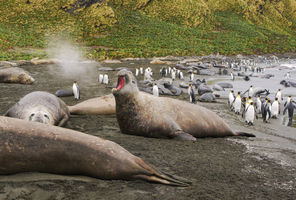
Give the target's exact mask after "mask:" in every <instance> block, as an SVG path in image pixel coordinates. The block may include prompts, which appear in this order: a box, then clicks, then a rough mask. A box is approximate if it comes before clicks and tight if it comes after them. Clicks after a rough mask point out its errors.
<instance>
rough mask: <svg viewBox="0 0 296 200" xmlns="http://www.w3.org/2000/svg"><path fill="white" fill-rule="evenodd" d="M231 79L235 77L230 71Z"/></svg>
mask: <svg viewBox="0 0 296 200" xmlns="http://www.w3.org/2000/svg"><path fill="white" fill-rule="evenodd" d="M230 76H231V80H232V81H234V79H235V77H234V75H233V73H232V72H230Z"/></svg>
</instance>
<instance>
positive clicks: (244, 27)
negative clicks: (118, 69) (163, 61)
mask: <svg viewBox="0 0 296 200" xmlns="http://www.w3.org/2000/svg"><path fill="white" fill-rule="evenodd" d="M5 2H6V1H5ZM9 6H13V5H12V4H11V5H9V3H6V4H5V3H4V5H0V10H4V9H8V8H9ZM115 13H116V15H117V19H118V22H117V23H116V25H115V26H113V27H112V28H107V29H105V30H104V31H97V32H95V33H94V32H92V29H91V28H90V27H88V26H86V24H85V23H84V21H83V20H82V21H81V20H78V17H77V16H71V15H69V14H68V13H63V11H62V12H60V11H59V12H58V13H57V14H54V11H53V10H50V8H48V10H46V11H38V12H37V11H36V12H33V13H29V14H26V15H15V16H10V18H9V19H7V20H6V21H5V23H0V60H16V59H31V58H33V57H37V56H38V57H46V53H45V51H42V49H45V48H46V46H47V42H48V38H47V35H52V34H54V33H66V35H67V36H68V37H70V38H71V39H72V40H73V41H74V42H76V43H77V44H80V45H83V46H85V47H90V48H87V49H88V50H87V51H86V55H87V56H88V57H90V58H94V59H99V60H101V59H112V58H123V57H153V56H166V55H173V56H185V55H186V56H193V55H208V54H212V53H220V54H224V55H234V54H255V53H256V54H261V53H263V54H264V53H283V52H296V45H295V44H296V33H295V31H293V30H290V29H289V28H286V27H285V30H284V31H282V32H281V33H279V32H276V31H272V30H269V29H267V28H264V27H262V26H257V25H253V24H251V23H250V22H248V21H247V20H245V19H244V18H243V17H242V16H240V15H238V14H235V13H233V12H229V11H228V12H227V11H224V12H215V13H214V14H213V19H214V20H213V21H212V22H211V23H212V24H211V25H210V26H209V24H206V23H205V24H202V25H200V26H199V27H197V28H191V27H184V26H181V25H178V24H175V23H169V22H165V21H161V20H159V19H156V18H153V17H149V16H147V15H144V14H142V13H141V12H140V11H131V10H121V9H120V8H117V9H115ZM20 18H21V19H20ZM16 22H20V23H16ZM208 27H210V28H208ZM16 47H17V50H16V49H15V48H16ZM30 48H32V49H33V50H32V51H28V50H27V49H30ZM22 49H24V50H22ZM34 49H35V50H36V49H37V50H36V51H34Z"/></svg>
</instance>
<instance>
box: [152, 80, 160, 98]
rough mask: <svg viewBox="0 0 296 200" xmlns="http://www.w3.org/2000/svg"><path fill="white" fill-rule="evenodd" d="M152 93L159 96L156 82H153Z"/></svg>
mask: <svg viewBox="0 0 296 200" xmlns="http://www.w3.org/2000/svg"><path fill="white" fill-rule="evenodd" d="M153 95H154V96H157V97H158V96H159V91H158V86H157V83H154V85H153Z"/></svg>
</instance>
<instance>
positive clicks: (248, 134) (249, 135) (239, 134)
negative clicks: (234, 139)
mask: <svg viewBox="0 0 296 200" xmlns="http://www.w3.org/2000/svg"><path fill="white" fill-rule="evenodd" d="M235 135H236V136H245V137H256V135H254V134H252V133H246V132H235Z"/></svg>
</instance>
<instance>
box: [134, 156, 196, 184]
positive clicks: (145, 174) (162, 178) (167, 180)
mask: <svg viewBox="0 0 296 200" xmlns="http://www.w3.org/2000/svg"><path fill="white" fill-rule="evenodd" d="M136 163H137V164H138V165H139V167H141V169H142V170H144V171H142V173H141V172H140V173H139V174H136V175H135V176H134V178H136V179H143V180H146V181H151V182H156V183H161V184H165V185H171V186H179V187H188V186H190V185H191V184H192V183H191V182H190V181H188V180H185V179H183V178H182V179H183V180H178V179H181V178H178V179H177V178H176V177H173V176H172V175H165V174H162V173H160V172H158V171H156V170H155V169H153V168H152V167H150V166H149V165H147V164H146V163H145V162H144V161H143V160H142V159H140V158H138V159H137V160H136Z"/></svg>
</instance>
